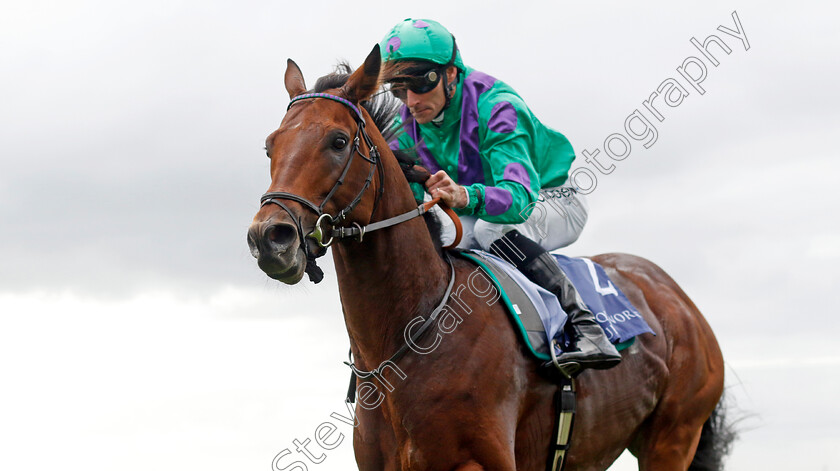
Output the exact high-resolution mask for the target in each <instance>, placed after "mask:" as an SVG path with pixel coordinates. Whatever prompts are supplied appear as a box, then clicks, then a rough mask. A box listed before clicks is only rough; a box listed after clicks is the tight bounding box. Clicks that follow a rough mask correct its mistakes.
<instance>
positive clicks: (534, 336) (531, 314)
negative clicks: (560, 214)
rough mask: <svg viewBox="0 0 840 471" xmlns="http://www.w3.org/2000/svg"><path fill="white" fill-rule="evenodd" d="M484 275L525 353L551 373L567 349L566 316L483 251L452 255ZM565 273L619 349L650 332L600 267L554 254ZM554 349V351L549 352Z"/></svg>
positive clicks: (553, 301) (554, 301)
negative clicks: (475, 266)
mask: <svg viewBox="0 0 840 471" xmlns="http://www.w3.org/2000/svg"><path fill="white" fill-rule="evenodd" d="M457 255H458V256H460V257H462V258H464V259H467V260H469V261H471V262H473V263H475V264H476V265H478V266H479V267H481V268H482V269H483V270H484V272H485V273H486V274H487V277H488V278H489V279H490V280H491V281H492V282H493V283H494V284H495V286H496V288H497V289H498V290H499V293H500V300H502V301H503V304H504V305H505V306H506V307H507V312H508V314H509V316H510V319H511V323H512V324H513V327H514V330H516V331H517V333H518V334H519V337H520V338H521V340H522V342H523V343H524V344H525V347H526V350H527V351H528V352H530V354H531V356H532V357H533V358H534V359H535V360H538V361H540V362H541V366H543V367H547V366H551V368H547V370H549V371H550V370H552V369H555V368H553V364H552V362H551V360H552V357H553V356H556V355H559V354H560V353H562V349H563V347H564V346H567V345H568V342H567V340H566V338H565V334H564V330H563V326H564V324H565V322H566V313H565V312H563V310H562V309H561V308H560V304H559V302H558V301H557V298H556V297H555V296H554V294H553V293H550V292H548V291H546V290H544V289H543V288H541V287H540V286H538V285H536V284H534V283H533V282H531V281H530V280H528V279H527V278H525V276H524V275H522V274H521V273H519V271H518V270H516V268H515V267H514V266H513V265H511V264H509V263H507V262H506V261H504V260H502V259H501V258H498V257H496V256H495V255H492V254H490V253H487V252H483V251H480V250H468V251H460V252H457ZM553 256H554V257H555V259H557V260H558V264H559V265H560V268H561V269H562V270H563V272H564V273H566V275H567V276H568V277H569V278H570V279H571V281H572V283H573V284H574V285H575V288H577V290H578V292H579V293H580V295H581V297H582V298H583V300H584V303H586V305H587V307H589V309H590V310H592V312H593V314H595V317H596V320H597V321H598V323H599V324H600V325H601V327H602V328H603V329H604V332H605V333H606V334H607V337H608V338H609V339H610V341H611V342H612V343H613V344H614V345H615V346H616V349H618V350H619V351H620V350H624V349H626V348H628V347H630V346H631V345H632V344H633V342H634V341H635V337H636V335H639V334H641V333H644V332H651V333H653V331H652V330H651V329H650V327H649V326H648V325H647V323H646V322H645V320H644V319H643V318H642V316H641V314H639V312H638V311H637V310H636V309H635V308H634V307H633V305H632V304H631V303H630V301H629V300H628V299H627V297H626V296H625V295H624V294H623V293H622V292H621V291H620V290H619V289H618V288H617V287H616V286H615V285H613V283H612V282H611V281H610V280H609V278H608V277H607V275H606V273H605V272H604V270H603V268H602V267H601V266H600V265H598V264H596V263H595V262H593V261H592V260H589V259H584V258H570V257H565V256H563V255H555V254H553ZM552 346H553V347H554V352H552V350H551V348H552Z"/></svg>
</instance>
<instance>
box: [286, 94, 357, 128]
mask: <svg viewBox="0 0 840 471" xmlns="http://www.w3.org/2000/svg"><path fill="white" fill-rule="evenodd" d="M309 98H326V99H327V100H332V101H337V102H339V103H341V104H342V105H344V106H346V107H348V108H350V109H351V110H353V112H354V113H356V119H357V120H358V121H359V122H360V123H362V125H364V124H365V118H364V117H363V116H362V112H361V111H360V110H359V107H358V106H356V105H354V104H353V103H351V102H350V100H348V99H346V98H341V97H340V96H335V95H330V94H329V93H304V94H303V95H298V96H296V97H294V98H292V101H290V102H289V106H287V107H286V111H289V108H291V107H292V105H294V104H295V103H296V102H298V101H301V100H306V99H309Z"/></svg>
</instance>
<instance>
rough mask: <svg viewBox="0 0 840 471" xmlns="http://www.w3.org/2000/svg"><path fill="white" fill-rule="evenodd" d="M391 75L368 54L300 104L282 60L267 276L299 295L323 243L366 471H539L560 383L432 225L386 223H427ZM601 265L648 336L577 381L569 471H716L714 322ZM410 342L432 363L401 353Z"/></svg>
mask: <svg viewBox="0 0 840 471" xmlns="http://www.w3.org/2000/svg"><path fill="white" fill-rule="evenodd" d="M385 69H386V68H385V66H383V65H382V64H381V56H380V52H379V48H378V46H376V47H374V49H373V50H372V51H371V53H370V54H369V55H368V56H367V58H366V59H365V61H364V65H362V66H361V67H359V68H358V69H356V70H355V71H352V69H349V68H348V69H347V71H346V73H343V74H342V73H338V72H337V73H334V74H330V75H328V76H325V77H322V78H321V79H319V80H318V82H317V83H316V86H315V88H314V90H309V91H308V90H307V88H306V85H305V82H304V79H303V74H302V72H301V70H300V68H299V67H298V66H297V64H295V63H294V61H292V60H291V59H289V60H288V63H287V69H286V72H285V78H284V82H285V87H286V91H287V92H288V93H289V97H290V99H291V103H290V104H289V107H288V109H287V112H286V115H285V116H284V118H283V120H282V122H281V124H280V126H279V128H277V129H276V130H275V131H274V132H272V133H271V134H270V135H269V136H268V138H267V139H266V153H267V155H268V157H269V158H270V160H271V165H270V172H271V184H270V187H269V189H268V192H267V193H266V194H265V195H263V198H262V200H261V201H262V205H261V206H260V209H259V210H258V212H257V213H256V215H255V216H254V219H253V222H252V224H251V225H250V227H249V229H248V236H247V240H248V245H249V248H250V250H251V253H252V255H253V256H254V257H255V258H256V259H257V262H258V265H259V267H260V268H261V269H262V270H263V271H264V272H265V273H266V274H267V275H268V276H269V277H271V278H273V279H275V280H279V281H281V282H283V283H286V284H295V283H298V282H299V281H300V280H301V279H302V278H303V275H304V274H305V273H309V275H310V278H312V279H313V281H316V282H317V281H318V279H319V277H320V276H321V275H320V272H319V270H318V269H317V265H316V264H315V260H316V259H317V257H320V256H322V255H324V254H325V252H326V250H327V249H326V246H329V245H330V244H331V247H332V256H333V260H334V262H335V272H336V276H337V279H338V287H339V292H340V299H341V305H342V310H343V315H344V321H345V324H346V328H347V334H348V336H349V339H350V346H351V352H352V355H353V358H354V360H355V363H354V365H353V367H354V368H355V369H356V371H359V372H361V371H368V372H371V373H372V375H373V376H374V377H375V379H377V380H379V381H378V382H376V381H372V380H370V379H365V378H363V377H362V376H360V377H358V378H357V380H356V381H357V383H356V387H357V388H358V394H359V401H358V404H357V406H356V409H355V420H356V423H355V428H354V432H353V445H354V453H355V458H356V462H357V465H358V468H359V469H360V470H362V471H369V470H405V471H407V470H412V471H414V470H441V471H443V470H458V471H475V470H498V471H513V470H541V469H545V467H546V463H547V460H548V459H549V440H550V439H551V438H550V437H551V434H552V433H553V427H554V424H555V418H556V416H555V412H556V410H555V409H556V407H557V406H556V404H555V401H554V400H553V398H554V395H555V392H556V391H557V388H558V386H557V383H556V382H553V381H550V380H549V379H547V378H546V377H545V375H543V374H540V373H539V371H538V368H537V366H536V362H535V361H534V359H532V358H531V357H529V356H528V353H527V352H526V351H525V349H524V347H523V346H522V343H521V341H520V340H519V339H518V337H517V334H516V333H515V332H514V330H513V329H512V328H511V321H510V320H509V318H508V316H507V314H506V313H505V312H504V311H503V309H504V307H502V305H501V304H502V303H494V304H491V303H488V302H486V299H484V298H482V296H481V295H480V293H477V292H476V291H475V290H469V289H466V290H465V289H460V290H459V289H457V288H456V289H455V290H454V291H453V290H452V286H453V284H455V285H457V286H459V287H463V286H466V285H467V284H468V281H469V280H468V279H469V277H470V275H471V274H472V273H474V271H475V270H476V267H475V266H474V265H472V264H471V263H469V262H468V261H466V260H464V259H461V258H451V259H450V257H449V256H448V255H447V252H446V251H445V250H443V249H442V248H441V247H440V243H439V242H438V241H437V239H436V237H435V236H434V235H433V234H432V232H431V231H430V226H429V225H428V222H429V218H428V217H426V216H424V217H404V218H402V219H405V220H404V221H398V223H395V222H394V219H392V218H398V219H400V216H401V215H406V214H410V213H418V214H419V213H422V209H420V210H418V208H417V203H416V202H415V199H414V196H413V193H412V191H411V189H410V187H409V184H408V179H409V177H410V175H411V173H412V172H415V173H416V172H418V170H417V168H416V167H414V168H410V165H405V163H404V162H401V161H400V160H398V158H397V156H396V155H395V152H394V151H392V150H391V149H390V148H389V146H388V139H386V137H388V136H390V137H393V134H392V132H393V131H387V132H386V131H385V130H386V129H389V127H390V126H391V124H392V123H393V116H394V112H395V111H394V110H395V109H396V108H394V107H393V106H392V107H390V108H389V106H384V105H378V106H377V105H376V103H379V102H381V100H385V101H386V102H387V101H388V100H389V99H390V100H393V98H392V97H388V98H386V97H383V96H381V94H379V95H380V96H374V94H375V92H376V91H377V90H379V89H380V87H381V84H382V80H383V78H382V77H381V75H382V76H383V77H384V75H385V73H386V70H385ZM372 97H373V98H372ZM398 105H399V103H395V106H398ZM383 110H384V111H383ZM383 133H384V135H383ZM426 175H428V173H426ZM385 221H390V222H389V223H388V224H380V225H382V226H387V227H379V228H377V229H378V230H375V231H374V230H367V231H365V230H364V229H365V228H370V227H372V226H373V225H376V224H378V223H383V222H385ZM591 258H592V260H594V261H596V262H597V263H599V264H600V265H602V266H603V267H604V269H605V270H606V272H607V273H608V275H609V277H610V278H611V280H612V282H613V283H614V284H615V285H617V286H618V287H619V288H620V289H621V290H622V291H623V292H624V293H625V295H626V296H627V297H628V298H629V300H630V301H631V302H632V303H633V305H634V306H636V308H637V309H638V310H639V312H640V313H641V314H642V316H643V317H644V319H645V320H646V321H647V323H648V324H649V325H650V327H651V328H652V329H653V331H654V332H655V333H656V335H651V334H643V335H641V336H640V337H638V338H637V339H636V342H635V343H634V345H633V346H632V347H630V348H629V349H627V350H624V351H623V352H622V361H621V363H620V364H619V365H618V366H616V367H614V368H612V369H609V370H598V371H594V370H586V371H584V372H582V373H581V374H580V375H579V376H578V377H577V378H576V380H575V381H576V388H577V415H576V417H575V423H574V434H573V436H572V438H571V446H570V449H569V451H568V454H567V455H566V463H565V466H566V469H573V470H604V469H606V468H607V467H608V466H609V465H610V464H611V463H612V462H613V461H615V459H616V458H617V457H618V456H619V455H620V454H621V453H622V452H623V451H624V450H625V449H629V450H630V452H631V453H632V454H633V455H635V456H636V458H637V459H638V465H639V469H640V470H643V471H650V470H658V471H661V470H686V469H720V466H721V461H722V453H723V451H722V450H725V449H726V448H727V446H728V440H729V439H731V437H730V436H728V435H727V434H726V433H725V432H726V430H725V429H724V427H723V420H722V414H723V410H724V409H723V402H722V400H721V396H722V393H723V376H724V365H723V357H722V354H721V351H720V348H719V346H718V344H717V341H716V339H715V336H714V334H713V332H712V330H711V328H710V326H709V324H708V323H707V321H706V320H705V319H704V317H703V316H702V314H701V313H700V312H699V310H698V308H697V307H696V306H695V305H694V303H693V302H692V301H691V300H690V299H689V297H688V296H687V295H686V294H685V292H683V290H682V289H681V288H680V287H679V286H678V285H677V283H676V282H675V281H674V280H673V279H672V278H671V277H670V276H669V275H667V274H666V273H665V272H664V271H663V270H662V269H661V268H659V267H658V266H657V265H655V264H653V263H652V262H650V261H647V260H645V259H643V258H640V257H637V256H632V255H627V254H619V253H610V254H603V255H598V256H594V257H591ZM456 294H457V296H458V299H457V300H458V304H459V305H462V306H467V307H468V313H467V314H463V313H462V314H463V315H458V316H455V317H452V316H450V317H448V319H449V320H448V323H443V319H444V318H447V317H445V316H439V317H438V321H437V322H438V324H437V325H432V326H431V327H430V328H429V329H427V330H425V331H424V332H420V327H418V325H419V324H420V322H421V321H423V320H425V322H424V323H423V324H424V327H425V326H427V325H431V324H434V323H431V324H430V323H429V322H428V320H429V319H431V318H432V317H431V316H430V313H432V312H433V311H435V312H438V311H440V306H441V305H442V303H443V302H446V298H454V297H455V296H456ZM436 307H437V308H436ZM459 319H460V321H459ZM453 322H454V325H455V327H453ZM444 324H445V325H444ZM409 333H410V334H411V335H409ZM418 333H421V334H422V335H417V334H418ZM412 342H413V343H415V344H416V346H418V347H419V346H420V345H421V344H422V345H423V348H425V350H423V349H417V348H414V347H412V348H411V349H407V348H406V344H407V343H412ZM432 346H434V347H435V348H431V347H432ZM386 372H387V373H389V374H388V376H387V377H386V375H385V373H386Z"/></svg>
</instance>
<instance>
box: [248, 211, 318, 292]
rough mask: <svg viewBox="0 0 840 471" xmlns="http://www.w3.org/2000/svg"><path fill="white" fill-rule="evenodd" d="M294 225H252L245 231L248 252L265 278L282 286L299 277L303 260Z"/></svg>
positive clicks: (303, 256) (271, 223)
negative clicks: (272, 279)
mask: <svg viewBox="0 0 840 471" xmlns="http://www.w3.org/2000/svg"><path fill="white" fill-rule="evenodd" d="M301 243H302V241H301V240H300V237H298V232H297V229H296V228H295V226H294V225H292V224H288V223H282V222H274V221H271V220H268V221H265V222H258V221H254V223H252V224H251V227H250V228H249V229H248V248H249V249H250V250H251V255H253V256H254V258H256V259H257V265H259V267H260V269H261V270H262V271H264V272H265V274H266V275H268V276H270V277H271V278H274V279H275V280H278V281H282V282H283V283H286V284H290V285H291V284H295V283H297V282H298V281H300V279H301V278H302V277H303V273H304V269H305V268H306V256H305V255H304V252H303V250H302V248H301Z"/></svg>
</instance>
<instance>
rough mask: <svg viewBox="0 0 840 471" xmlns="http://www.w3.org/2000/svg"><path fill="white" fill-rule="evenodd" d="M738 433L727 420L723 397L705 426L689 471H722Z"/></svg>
mask: <svg viewBox="0 0 840 471" xmlns="http://www.w3.org/2000/svg"><path fill="white" fill-rule="evenodd" d="M737 438H738V433H737V431H736V430H735V426H734V424H733V423H732V422H731V421H728V420H727V419H726V405H725V404H724V398H723V396H721V398H720V401H718V404H717V406H715V410H714V411H712V415H710V416H709V418H708V419H706V422H705V423H704V424H703V430H702V431H701V432H700V442H699V443H698V444H697V451H696V452H695V453H694V459H693V460H692V461H691V465H690V466H689V467H688V471H720V470H722V469H723V460H724V458H726V455H728V454H729V452H730V451H732V444H733V442H734V441H735V439H737Z"/></svg>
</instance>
